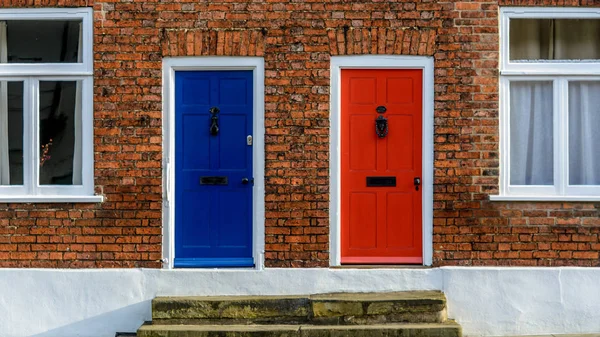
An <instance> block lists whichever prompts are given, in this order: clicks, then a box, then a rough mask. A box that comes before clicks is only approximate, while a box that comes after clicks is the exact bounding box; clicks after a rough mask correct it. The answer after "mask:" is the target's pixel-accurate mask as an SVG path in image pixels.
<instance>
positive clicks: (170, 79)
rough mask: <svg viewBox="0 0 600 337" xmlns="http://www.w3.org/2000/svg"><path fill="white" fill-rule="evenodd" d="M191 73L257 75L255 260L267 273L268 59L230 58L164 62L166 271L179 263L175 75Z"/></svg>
mask: <svg viewBox="0 0 600 337" xmlns="http://www.w3.org/2000/svg"><path fill="white" fill-rule="evenodd" d="M191 70H252V72H253V91H254V95H253V97H254V115H253V118H252V120H253V124H254V125H253V144H252V161H253V164H252V165H253V167H252V170H253V174H254V187H253V191H252V209H253V217H252V246H253V248H252V257H253V258H254V266H255V269H263V266H264V247H265V182H264V174H265V164H264V163H265V153H264V149H265V146H264V143H265V140H264V138H265V125H264V106H265V100H264V92H265V82H264V78H265V66H264V59H263V58H262V57H228V56H225V57H213V56H206V57H166V58H164V59H163V73H162V75H163V80H162V82H163V83H162V84H163V114H162V124H163V161H162V169H163V207H162V210H163V217H162V218H163V230H162V234H163V240H162V256H163V259H162V261H163V267H164V268H167V269H172V268H173V261H174V259H175V209H174V207H175V204H176V200H175V72H176V71H191ZM245 269H246V268H245ZM207 270H211V269H207Z"/></svg>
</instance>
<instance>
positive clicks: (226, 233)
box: [218, 191, 252, 247]
mask: <svg viewBox="0 0 600 337" xmlns="http://www.w3.org/2000/svg"><path fill="white" fill-rule="evenodd" d="M245 197H246V196H245V194H244V193H243V192H239V191H231V192H229V191H228V192H221V193H219V206H220V209H219V216H220V218H219V223H220V224H221V226H219V228H218V230H219V233H218V245H219V246H220V247H243V246H244V245H246V243H247V242H248V241H249V240H252V238H251V237H250V231H249V230H240V229H239V228H238V226H237V224H238V223H240V222H241V221H244V219H246V218H247V217H248V216H249V215H250V214H249V209H248V208H247V207H244V206H241V205H244V204H245V203H244V202H243V200H244V198H245ZM230 203H236V204H239V205H240V207H239V208H238V209H236V211H235V212H231V211H230V209H229V206H228V205H229V204H230ZM232 232H236V234H237V235H231V233H232Z"/></svg>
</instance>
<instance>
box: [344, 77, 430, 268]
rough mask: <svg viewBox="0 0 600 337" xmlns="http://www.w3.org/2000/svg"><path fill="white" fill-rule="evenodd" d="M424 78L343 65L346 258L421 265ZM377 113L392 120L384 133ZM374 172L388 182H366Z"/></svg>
mask: <svg viewBox="0 0 600 337" xmlns="http://www.w3.org/2000/svg"><path fill="white" fill-rule="evenodd" d="M422 75H423V74H422V71H421V70H413V69H410V70H404V69H402V70H387V69H386V70H370V69H369V70H358V69H345V70H342V99H341V103H342V104H341V115H342V116H341V119H342V126H341V127H342V131H341V134H342V136H341V137H342V146H341V147H342V148H341V151H342V178H341V180H342V186H341V192H342V193H341V195H342V200H341V203H342V214H341V222H342V256H341V257H342V263H354V264H357V263H360V264H362V263H376V264H384V263H388V264H389V263H422V262H423V252H422V245H423V243H422V192H421V191H422V188H421V186H419V189H418V190H417V189H416V188H415V185H414V179H415V178H417V177H418V178H422V177H421V172H422V158H421V157H422V104H423V103H422V90H423V89H422V86H423V80H422ZM379 106H383V107H385V110H386V111H385V112H378V111H377V108H378V107H379ZM378 116H383V117H385V118H386V119H387V122H388V128H389V130H388V134H387V135H386V136H385V137H383V138H381V137H379V136H378V135H377V133H376V128H375V120H376V118H377V117H378ZM368 177H380V179H379V180H377V181H378V182H379V183H380V184H381V183H383V185H384V186H374V187H373V186H371V187H369V186H367V178H368ZM381 177H383V178H381ZM394 178H395V184H394V183H393V181H394V180H393V179H394ZM370 181H371V182H372V181H373V180H370ZM374 185H377V184H374Z"/></svg>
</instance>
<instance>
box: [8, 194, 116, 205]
mask: <svg viewBox="0 0 600 337" xmlns="http://www.w3.org/2000/svg"><path fill="white" fill-rule="evenodd" d="M103 201H104V196H102V195H35V196H32V195H22V196H20V195H4V196H0V203H61V202H68V203H97V202H103Z"/></svg>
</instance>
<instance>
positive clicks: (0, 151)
mask: <svg viewBox="0 0 600 337" xmlns="http://www.w3.org/2000/svg"><path fill="white" fill-rule="evenodd" d="M6 62H8V51H7V46H6V21H0V63H6ZM9 151H10V149H9V147H8V83H7V82H5V81H4V82H0V185H10V160H9Z"/></svg>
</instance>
